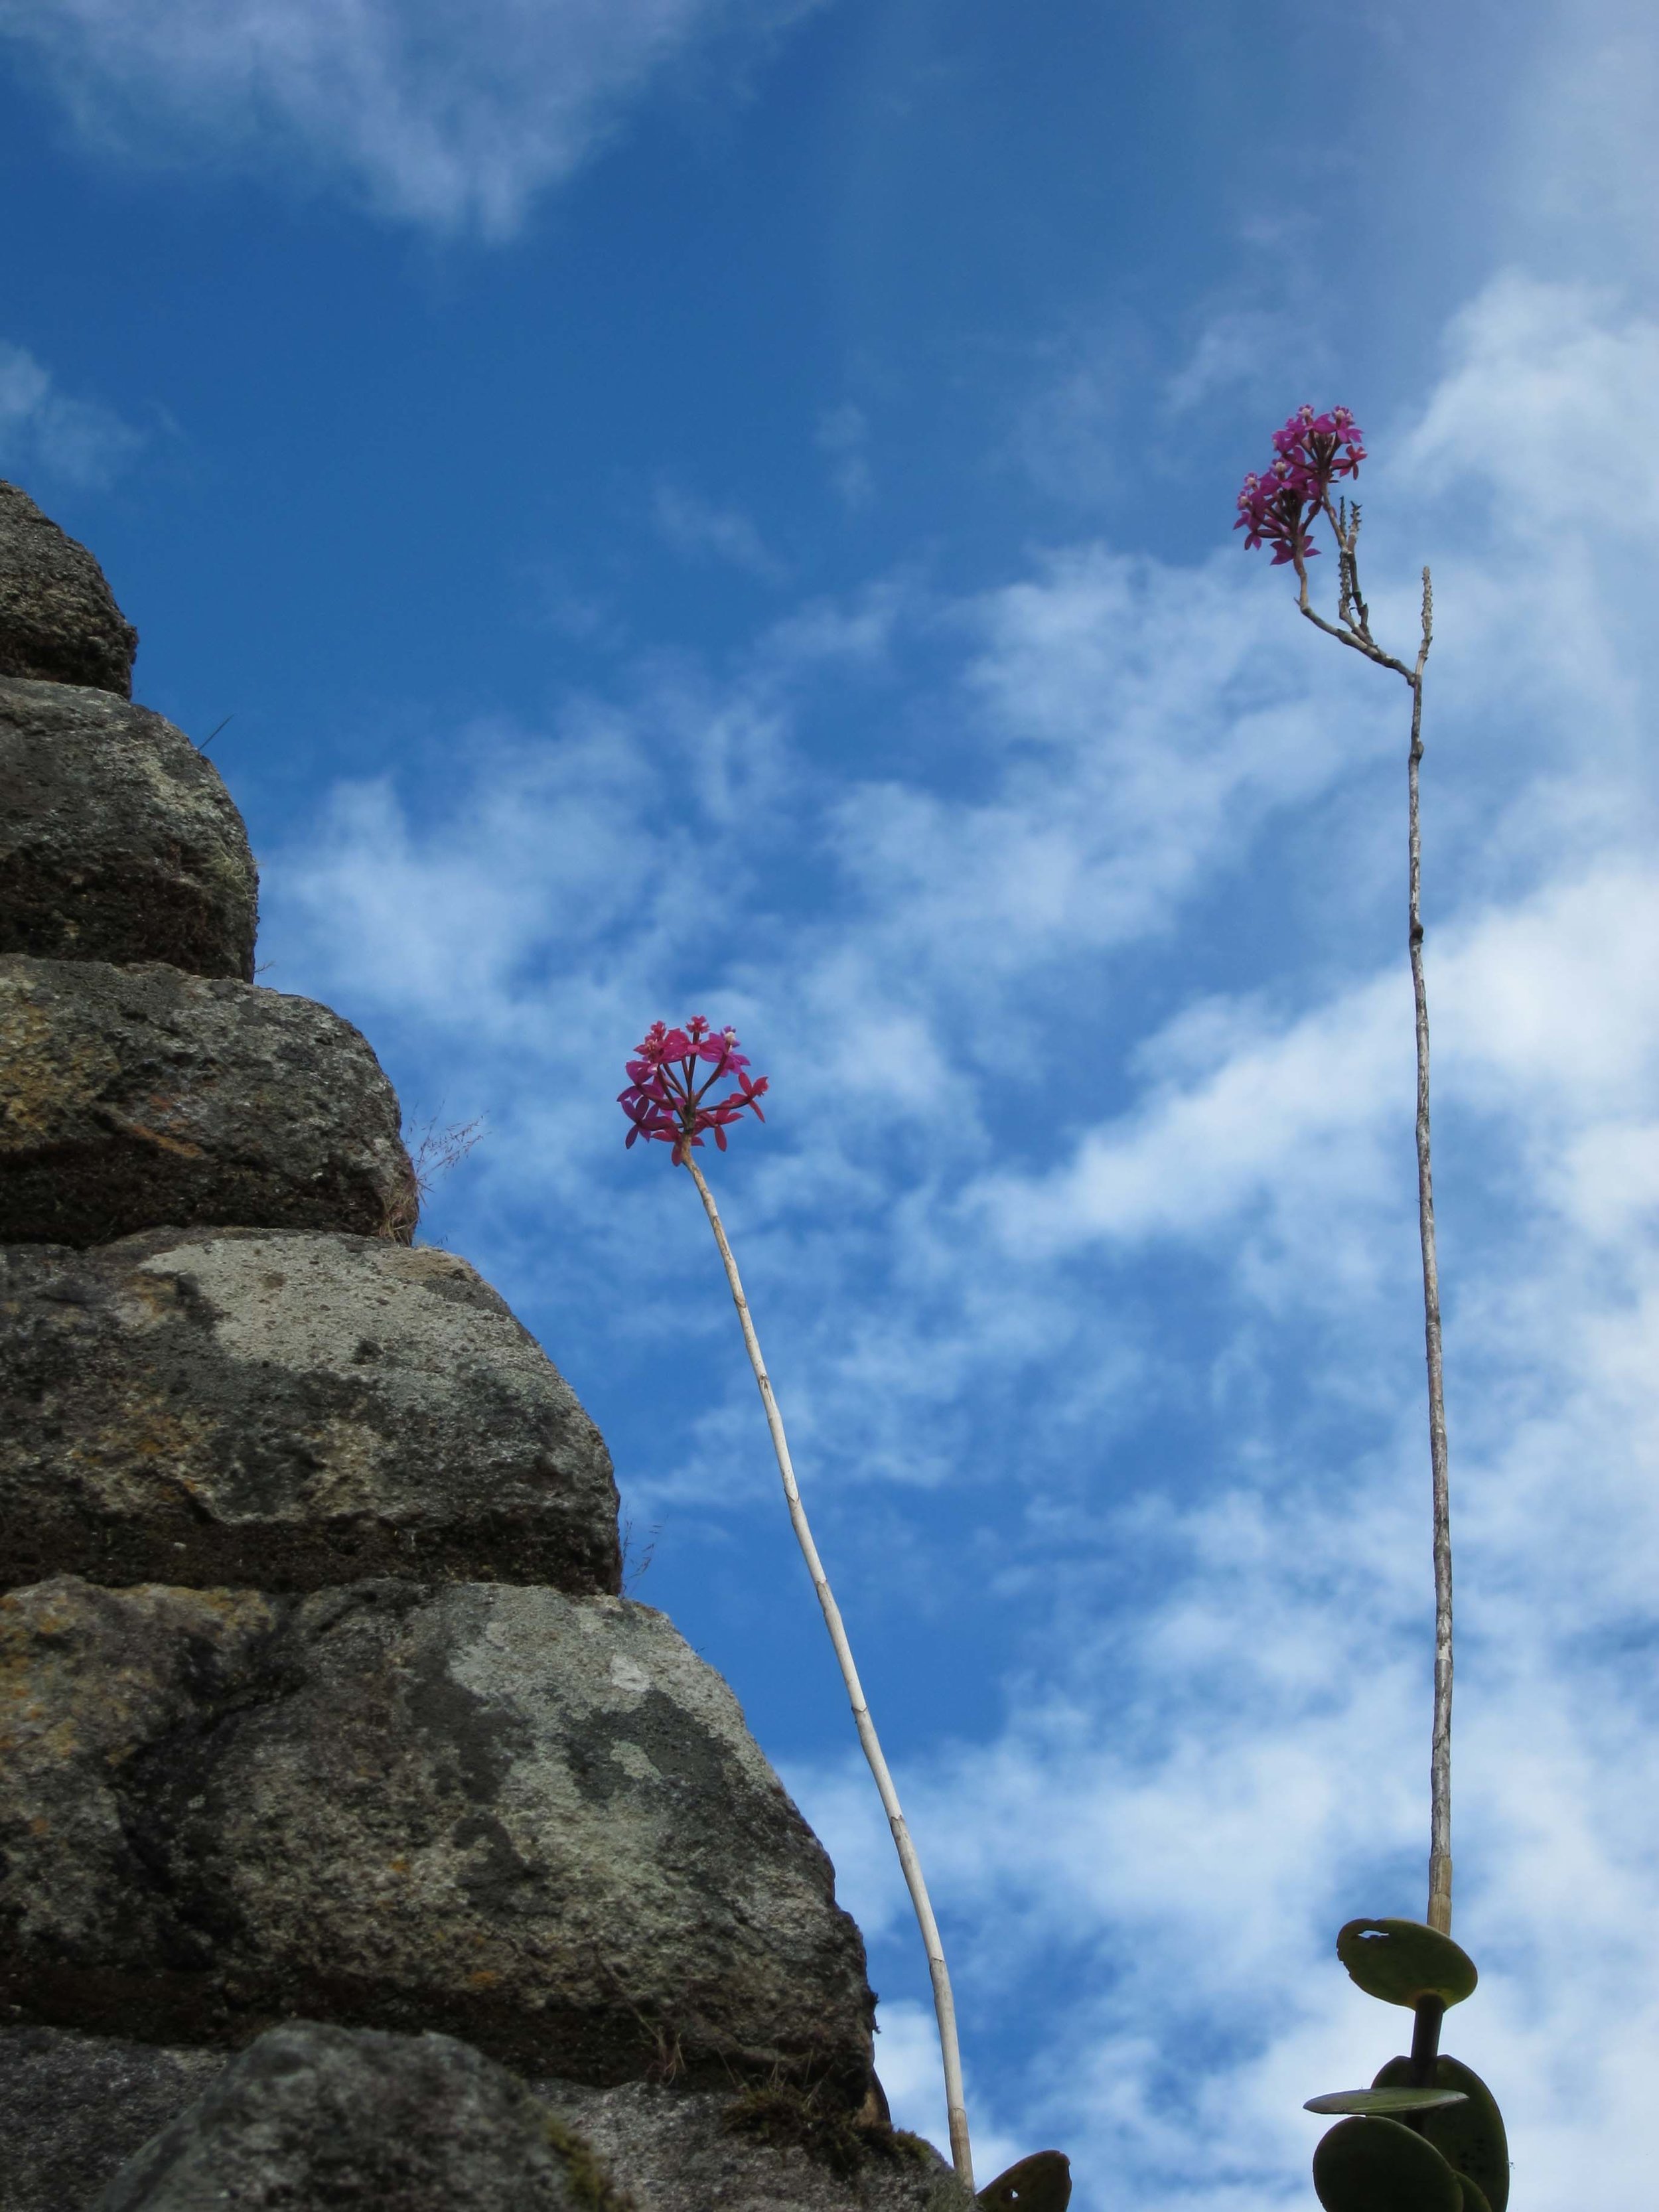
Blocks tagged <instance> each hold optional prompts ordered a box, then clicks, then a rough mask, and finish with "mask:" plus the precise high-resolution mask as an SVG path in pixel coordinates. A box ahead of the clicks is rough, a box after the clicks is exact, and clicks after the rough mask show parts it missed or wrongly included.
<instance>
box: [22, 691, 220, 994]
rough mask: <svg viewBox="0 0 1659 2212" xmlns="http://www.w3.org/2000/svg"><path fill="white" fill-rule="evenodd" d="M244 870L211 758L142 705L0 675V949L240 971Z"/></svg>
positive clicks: (196, 970) (205, 971)
mask: <svg viewBox="0 0 1659 2212" xmlns="http://www.w3.org/2000/svg"><path fill="white" fill-rule="evenodd" d="M257 909H258V874H257V872H256V871H255V869H254V866H253V855H252V853H250V852H249V850H248V843H247V833H246V830H245V829H243V827H242V817H241V816H240V814H239V813H238V812H237V811H236V807H235V805H234V802H233V801H232V799H231V796H230V793H228V791H227V790H226V789H225V787H224V785H223V784H222V782H221V781H220V779H219V772H218V770H217V769H216V768H215V767H214V765H213V763H212V762H211V761H210V760H208V759H207V758H206V757H205V756H204V755H203V754H201V753H199V752H197V750H196V747H195V746H194V745H193V744H191V741H190V739H189V738H187V737H186V736H185V733H184V732H183V731H182V730H175V729H174V727H173V725H172V723H171V722H167V721H163V720H162V719H161V715H159V714H151V713H150V711H149V708H147V707H133V706H130V705H128V704H127V702H125V700H121V699H116V698H112V697H111V696H110V694H109V693H108V692H107V691H93V690H82V689H78V688H76V687H75V686H72V685H69V684H26V683H21V682H15V681H11V680H9V679H6V678H0V952H33V953H35V954H37V955H39V956H40V957H42V958H44V959H48V960H113V961H117V962H126V961H135V960H166V961H169V962H171V963H172V964H173V967H175V968H187V969H190V970H191V973H192V974H194V975H234V976H237V977H239V978H240V980H241V981H243V982H245V983H251V982H252V981H253V933H254V926H255V920H256V915H257Z"/></svg>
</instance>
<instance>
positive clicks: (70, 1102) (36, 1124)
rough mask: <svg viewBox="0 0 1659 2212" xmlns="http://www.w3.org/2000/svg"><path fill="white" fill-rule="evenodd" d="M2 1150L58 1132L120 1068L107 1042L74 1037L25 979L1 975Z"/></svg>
mask: <svg viewBox="0 0 1659 2212" xmlns="http://www.w3.org/2000/svg"><path fill="white" fill-rule="evenodd" d="M0 1066H3V1068H4V1069H5V1094H4V1097H3V1100H0V1149H11V1148H14V1147H15V1148H16V1149H18V1150H20V1151H21V1150H25V1149H28V1148H31V1147H32V1146H34V1145H36V1144H39V1143H41V1142H43V1141H46V1142H50V1141H51V1140H52V1139H54V1138H58V1137H60V1136H62V1135H63V1134H64V1132H65V1128H66V1126H67V1125H68V1124H69V1123H70V1121H72V1120H73V1119H74V1118H75V1117H76V1116H77V1115H82V1114H84V1113H85V1112H86V1110H87V1109H88V1107H89V1106H90V1105H92V1104H93V1103H94V1102H95V1101H96V1099H97V1098H98V1097H99V1096H100V1093H101V1092H102V1091H104V1090H105V1089H106V1086H107V1085H108V1084H109V1082H110V1080H111V1079H112V1077H114V1076H116V1075H118V1074H119V1073H120V1062H119V1060H118V1059H117V1057H116V1055H115V1054H114V1053H113V1052H112V1051H111V1049H110V1048H109V1047H108V1046H107V1045H105V1044H102V1043H100V1042H99V1040H98V1039H96V1038H95V1037H92V1036H81V1037H77V1038H76V1039H74V1040H73V1041H72V1042H71V1041H70V1040H69V1039H67V1038H65V1036H64V1034H63V1031H62V1029H61V1027H60V1026H59V1025H58V1024H57V1023H55V1022H54V1021H53V1020H52V1015H51V1013H50V1012H49V1011H48V1010H47V1009H46V1007H43V1006H41V1005H40V1003H39V1001H38V1000H36V999H35V997H34V996H33V994H32V992H31V991H30V989H29V987H28V986H27V983H26V982H24V981H23V980H22V979H21V977H19V976H15V975H0Z"/></svg>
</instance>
